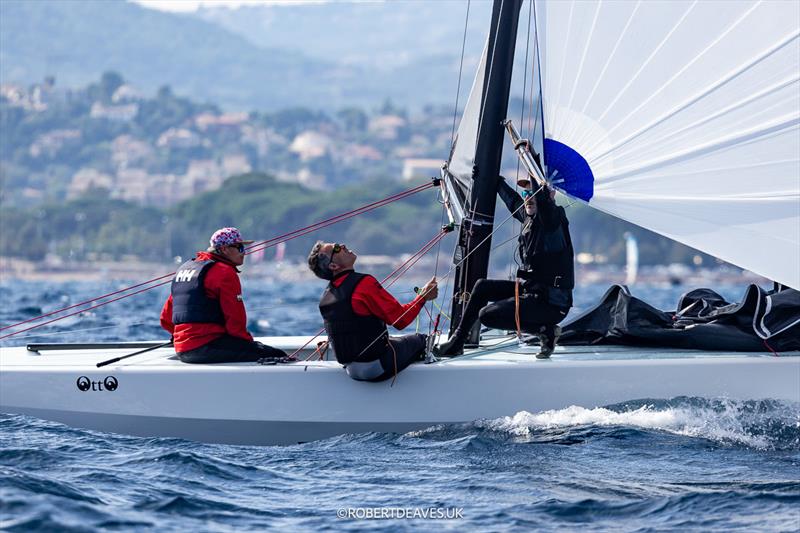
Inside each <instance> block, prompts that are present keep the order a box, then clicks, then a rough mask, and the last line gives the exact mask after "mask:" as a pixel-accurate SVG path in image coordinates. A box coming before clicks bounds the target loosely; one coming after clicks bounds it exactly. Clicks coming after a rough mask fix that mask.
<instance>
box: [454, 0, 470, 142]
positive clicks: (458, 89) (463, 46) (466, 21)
mask: <svg viewBox="0 0 800 533" xmlns="http://www.w3.org/2000/svg"><path fill="white" fill-rule="evenodd" d="M471 4H472V0H467V15H466V17H465V18H464V37H463V38H462V40H461V61H460V62H459V65H458V86H457V87H456V104H455V106H453V129H452V130H451V132H450V146H451V147H452V146H453V142H454V141H455V139H456V119H457V118H458V97H459V96H460V94H461V74H462V72H463V71H464V50H465V49H466V46H467V26H468V24H469V8H470V5H471ZM451 149H452V148H451Z"/></svg>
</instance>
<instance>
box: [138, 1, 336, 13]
mask: <svg viewBox="0 0 800 533" xmlns="http://www.w3.org/2000/svg"><path fill="white" fill-rule="evenodd" d="M131 1H133V2H134V3H136V4H141V5H143V6H144V7H148V8H151V9H158V10H160V11H173V12H175V11H182V12H190V11H197V9H198V8H200V7H201V6H202V7H221V6H226V7H230V8H236V7H239V6H243V5H260V4H322V3H325V2H326V1H328V0H131Z"/></svg>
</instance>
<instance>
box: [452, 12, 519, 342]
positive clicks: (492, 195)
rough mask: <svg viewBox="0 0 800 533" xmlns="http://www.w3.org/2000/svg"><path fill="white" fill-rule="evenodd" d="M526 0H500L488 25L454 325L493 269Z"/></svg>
mask: <svg viewBox="0 0 800 533" xmlns="http://www.w3.org/2000/svg"><path fill="white" fill-rule="evenodd" d="M521 7H522V0H495V1H494V6H493V8H492V24H491V29H490V31H489V41H488V50H487V56H486V59H487V61H486V62H485V63H484V64H483V68H484V69H485V75H484V77H483V80H484V84H483V92H482V94H481V102H482V105H481V113H480V116H481V118H480V122H479V126H478V137H477V143H476V146H475V157H474V161H475V165H474V167H473V171H472V179H473V183H472V187H471V192H470V198H469V205H468V209H467V213H466V215H467V216H466V217H465V218H464V219H463V221H462V223H461V227H460V230H459V238H458V245H457V247H456V253H455V257H454V261H455V262H456V263H459V262H460V261H461V260H462V258H464V257H466V258H467V259H466V261H464V262H463V263H461V264H458V266H457V267H456V270H455V278H454V279H455V281H454V285H453V302H452V315H451V316H452V319H451V322H450V331H451V333H452V330H453V329H454V328H455V327H456V326H457V325H458V324H459V322H460V321H461V315H462V312H463V307H464V306H465V305H466V303H467V301H468V300H469V293H470V292H471V291H472V287H473V286H474V285H475V282H476V281H478V280H479V279H480V278H485V277H486V274H487V272H488V269H489V252H490V250H491V248H492V239H491V233H492V230H493V224H494V206H495V201H496V197H497V177H498V176H499V174H500V160H501V158H502V155H503V136H504V125H503V123H504V121H505V119H506V113H507V110H508V96H509V92H510V89H511V75H512V73H513V64H514V48H515V46H516V42H517V25H518V22H519V13H520V9H521ZM479 328H480V324H477V323H476V324H475V327H474V328H473V330H472V332H471V333H470V336H469V342H476V341H477V340H478V335H479V331H480V329H479Z"/></svg>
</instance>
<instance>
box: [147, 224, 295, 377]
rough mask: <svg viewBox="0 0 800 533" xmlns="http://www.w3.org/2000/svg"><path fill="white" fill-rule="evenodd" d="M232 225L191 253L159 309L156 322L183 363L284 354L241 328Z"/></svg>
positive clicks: (240, 259)
mask: <svg viewBox="0 0 800 533" xmlns="http://www.w3.org/2000/svg"><path fill="white" fill-rule="evenodd" d="M252 242H253V241H245V240H242V234H241V233H240V232H239V230H238V229H236V228H222V229H220V230H217V231H216V232H214V234H213V235H212V236H211V241H210V244H211V245H210V246H209V247H208V250H207V251H205V252H197V255H196V256H195V258H194V259H192V260H191V261H187V262H186V263H184V264H183V265H181V267H180V268H179V269H178V271H177V273H176V274H175V278H174V279H173V280H172V294H170V296H169V298H167V301H166V302H165V303H164V308H163V309H162V310H161V326H162V327H163V328H164V329H165V330H167V331H168V332H169V333H170V334H171V335H172V336H173V341H174V343H175V351H176V352H177V353H178V357H180V359H181V361H183V362H184V363H234V362H242V361H258V360H259V359H262V358H270V359H278V358H282V357H286V353H285V352H283V351H282V350H278V349H276V348H272V347H270V346H266V345H265V344H262V343H260V342H256V341H254V340H253V336H252V335H250V333H249V332H248V331H247V314H246V312H245V309H244V302H243V301H242V286H241V283H239V270H238V268H236V267H238V266H241V265H242V264H243V263H244V246H245V244H250V243H252Z"/></svg>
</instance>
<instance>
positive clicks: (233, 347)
mask: <svg viewBox="0 0 800 533" xmlns="http://www.w3.org/2000/svg"><path fill="white" fill-rule="evenodd" d="M178 357H179V358H180V360H181V361H183V362H184V363H197V364H211V363H246V362H255V361H258V360H259V359H261V358H262V357H286V352H284V351H283V350H279V349H277V348H273V347H271V346H267V345H266V344H261V343H260V342H256V341H249V340H247V339H243V338H241V337H233V336H231V335H223V336H222V337H220V338H218V339H214V340H213V341H211V342H209V343H208V344H204V345H203V346H200V347H199V348H195V349H194V350H190V351H188V352H180V353H179V354H178Z"/></svg>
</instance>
